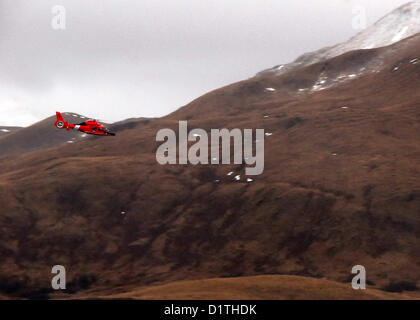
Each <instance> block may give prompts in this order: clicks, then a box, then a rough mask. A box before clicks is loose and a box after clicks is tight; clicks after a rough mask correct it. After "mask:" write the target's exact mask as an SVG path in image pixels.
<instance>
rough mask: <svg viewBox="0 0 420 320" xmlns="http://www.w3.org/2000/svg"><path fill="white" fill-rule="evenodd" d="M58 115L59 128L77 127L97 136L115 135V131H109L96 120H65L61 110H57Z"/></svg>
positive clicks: (57, 124) (56, 123) (56, 124)
mask: <svg viewBox="0 0 420 320" xmlns="http://www.w3.org/2000/svg"><path fill="white" fill-rule="evenodd" d="M56 115H57V121H56V122H55V126H56V127H57V128H58V129H66V130H67V131H69V130H70V129H75V130H79V131H81V132H84V133H87V134H93V135H95V136H115V133H113V132H111V131H109V130H108V129H107V128H105V127H104V126H103V125H101V124H100V123H99V122H97V121H96V120H88V121H85V122H82V123H79V124H72V123H68V122H66V121H64V118H63V116H62V115H61V113H60V112H58V111H57V112H56Z"/></svg>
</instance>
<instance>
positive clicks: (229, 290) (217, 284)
mask: <svg viewBox="0 0 420 320" xmlns="http://www.w3.org/2000/svg"><path fill="white" fill-rule="evenodd" d="M62 297H65V295H59V296H57V297H56V298H57V299H60V298H62ZM92 297H96V298H100V299H141V300H334V299H342V300H397V299H404V300H411V299H415V298H413V297H412V296H409V295H404V294H398V293H389V292H384V291H381V290H375V289H366V290H354V289H352V287H351V286H350V285H349V284H343V283H339V282H334V281H329V280H325V279H315V278H309V277H300V276H285V275H264V276H254V277H240V278H216V279H203V280H189V281H176V282H171V283H169V284H164V285H157V286H147V287H142V288H137V289H134V290H128V292H124V293H114V294H107V295H98V292H95V291H94V290H92V291H87V292H85V293H84V294H81V295H80V296H77V298H78V299H86V298H88V299H91V298H92Z"/></svg>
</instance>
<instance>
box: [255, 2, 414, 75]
mask: <svg viewBox="0 0 420 320" xmlns="http://www.w3.org/2000/svg"><path fill="white" fill-rule="evenodd" d="M419 32H420V1H419V0H417V1H412V2H409V3H406V4H404V5H402V6H400V7H398V8H397V9H395V10H393V11H392V12H391V13H389V14H387V15H386V16H384V17H383V18H381V19H380V20H378V21H377V22H376V23H375V24H373V25H372V26H370V27H368V28H366V29H364V30H362V31H361V32H359V33H358V34H357V35H355V36H354V37H352V38H351V39H350V40H348V41H346V42H343V43H340V44H337V45H335V46H332V47H327V48H322V49H320V50H318V51H314V52H309V53H305V54H303V55H302V56H300V57H298V58H297V59H296V60H295V61H294V62H292V63H289V64H285V65H281V66H280V67H279V66H276V67H274V68H271V69H268V70H264V71H262V72H260V73H258V74H257V76H263V75H273V74H274V75H280V74H284V73H287V72H289V71H290V70H292V69H294V68H296V67H302V66H307V65H310V64H313V63H317V62H320V61H323V60H326V59H330V58H333V57H336V56H339V55H341V54H343V53H346V52H349V51H353V50H360V49H373V48H379V47H384V46H388V45H391V44H394V43H396V42H398V41H401V40H403V39H405V38H408V37H410V36H413V35H415V34H416V33H419Z"/></svg>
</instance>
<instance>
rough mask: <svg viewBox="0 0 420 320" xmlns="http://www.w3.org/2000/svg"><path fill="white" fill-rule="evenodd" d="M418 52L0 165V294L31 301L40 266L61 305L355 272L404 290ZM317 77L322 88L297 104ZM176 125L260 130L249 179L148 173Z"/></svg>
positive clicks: (216, 171)
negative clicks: (84, 296)
mask: <svg viewBox="0 0 420 320" xmlns="http://www.w3.org/2000/svg"><path fill="white" fill-rule="evenodd" d="M419 52H420V36H415V37H412V38H410V39H407V40H404V41H402V42H400V43H397V44H395V45H393V46H391V47H386V48H381V49H375V50H362V51H355V52H350V53H348V54H345V55H342V56H339V57H336V58H334V59H331V60H328V61H326V62H323V63H319V64H314V65H311V66H309V67H306V68H302V69H299V70H296V71H294V72H293V73H289V74H286V75H282V76H280V77H266V78H258V79H250V80H247V81H243V82H239V83H236V84H233V85H230V86H227V87H224V88H221V89H219V90H216V91H214V92H211V93H209V94H207V95H204V96H203V97H200V98H199V99H197V100H195V101H193V102H191V103H190V104H189V105H187V106H185V107H183V108H181V109H180V110H178V111H177V112H174V113H173V114H171V115H169V116H167V117H165V118H161V119H154V120H151V121H149V122H148V123H144V124H142V125H140V126H137V127H135V128H133V129H129V130H124V131H122V132H121V133H120V134H118V135H117V136H116V137H112V138H104V139H89V140H86V141H81V142H78V143H75V144H72V145H66V146H64V147H60V148H53V149H49V150H43V151H39V152H33V153H28V154H24V155H21V156H19V157H14V158H8V159H4V160H0V206H1V208H2V209H1V212H0V228H1V230H2V232H1V233H0V256H1V257H2V263H1V264H0V291H1V292H4V293H7V294H9V295H12V296H24V297H33V296H37V295H38V294H46V293H48V291H49V289H48V288H49V286H50V279H51V274H50V272H51V267H52V266H53V265H56V264H62V265H64V266H66V267H67V270H68V279H69V281H70V285H69V288H70V289H69V290H68V292H69V293H74V292H78V291H80V290H83V289H87V288H89V287H91V288H95V287H98V288H99V287H101V288H104V287H105V288H106V287H107V288H113V287H116V286H127V288H128V287H133V286H146V285H150V284H153V285H156V284H162V283H168V282H170V281H175V280H194V279H204V278H214V277H236V276H252V275H260V274H289V275H301V276H309V277H326V278H328V279H330V280H335V281H340V282H348V281H349V279H350V278H351V274H350V271H351V268H352V266H354V265H356V264H362V265H364V266H365V267H366V269H367V274H368V280H369V284H370V286H371V287H375V288H387V289H388V290H392V291H401V290H416V286H419V285H420V283H419V279H420V241H419V236H418V235H419V234H420V216H419V215H420V211H419V208H420V178H419V174H420V172H419V170H420V167H419V163H420V161H419V160H420V145H419V138H420V122H419V119H420V110H419V108H420V105H419V101H420V91H419V90H418V88H419V85H420V64H415V63H413V62H411V61H413V59H415V58H420V57H419ZM396 67H398V68H397V69H396ZM363 68H365V69H363ZM362 69H363V70H364V71H363V72H362V71H360V70H362ZM354 73H360V75H358V76H357V77H355V78H349V77H347V78H346V80H345V81H336V80H335V79H337V78H338V77H340V75H341V74H347V75H349V74H354ZM321 76H322V77H327V80H326V82H325V85H328V86H329V87H328V88H327V89H325V90H322V91H310V90H305V91H299V89H307V88H312V86H313V85H314V84H316V83H317V81H319V78H320V77H321ZM267 87H273V88H276V89H277V91H275V92H267V91H266V90H265V88H267ZM342 107H346V108H347V109H343V108H342ZM265 116H268V117H265ZM178 120H188V125H189V128H190V129H191V128H194V127H199V128H204V129H211V128H223V127H226V128H264V129H265V130H266V132H272V133H273V135H272V136H270V137H267V139H266V140H265V171H264V173H263V174H262V175H260V176H257V177H254V182H252V183H246V182H245V181H244V178H243V177H244V176H243V175H244V167H243V166H235V165H232V166H228V165H220V166H210V165H204V166H192V165H184V166H181V165H177V166H161V165H158V164H157V162H156V159H155V151H156V148H157V146H158V144H157V143H156V142H155V136H156V132H157V131H158V130H159V129H161V128H166V127H171V128H177V121H178ZM229 171H234V172H235V174H241V176H242V180H241V181H239V182H237V181H234V180H233V178H232V177H231V176H227V175H226V174H227V173H228V172H229ZM215 180H220V183H215ZM122 212H125V214H121V213H122ZM337 298H339V297H337Z"/></svg>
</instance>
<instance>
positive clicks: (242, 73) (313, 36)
mask: <svg viewBox="0 0 420 320" xmlns="http://www.w3.org/2000/svg"><path fill="white" fill-rule="evenodd" d="M406 2H408V1H407V0H401V1H398V0H355V1H353V0H60V1H58V0H53V1H50V0H37V1H32V0H0V115H1V116H0V125H29V124H31V123H34V122H36V121H38V120H41V119H43V118H45V117H47V116H50V115H53V114H54V113H55V111H56V110H61V111H72V112H77V113H80V114H84V115H86V116H89V117H95V118H99V119H103V120H106V121H117V120H122V119H125V118H129V117H141V116H144V117H154V116H163V115H166V114H168V113H170V112H172V111H174V110H176V109H177V108H179V107H180V106H182V105H185V104H187V103H188V102H190V101H191V100H193V99H195V98H197V97H199V96H200V95H202V94H204V93H206V92H208V91H210V90H213V89H216V88H219V87H221V86H223V85H227V84H229V83H232V82H236V81H240V80H243V79H247V78H249V77H252V76H253V75H255V74H256V73H257V72H259V71H261V70H263V69H266V68H269V67H272V66H274V65H277V64H281V63H286V62H290V61H292V60H294V59H295V58H296V57H297V56H299V55H300V54H302V53H304V52H307V51H313V50H316V49H319V48H321V47H324V46H328V45H333V44H336V43H338V42H343V41H345V40H347V39H348V38H350V37H351V36H353V35H354V34H356V33H357V32H358V31H360V30H355V29H354V28H353V27H352V20H353V18H354V15H355V14H354V12H353V9H354V8H355V6H360V5H361V6H363V7H364V8H365V9H366V17H367V24H368V25H371V24H373V23H374V22H375V21H376V20H378V19H379V18H380V17H382V16H383V15H385V14H387V13H388V12H390V11H391V10H393V9H394V8H396V7H398V6H400V5H402V4H404V3H406ZM55 5H61V6H63V7H64V8H65V14H66V19H65V27H66V29H65V30H61V29H60V30H54V29H53V27H52V24H51V23H52V19H53V17H55V16H57V13H55V14H54V13H52V8H53V7H54V6H55ZM54 21H55V22H57V20H54ZM61 22H62V21H61ZM55 25H56V24H55Z"/></svg>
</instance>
